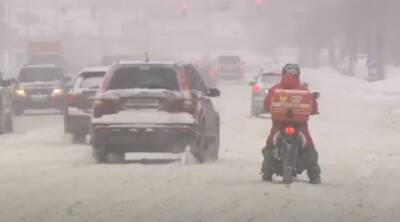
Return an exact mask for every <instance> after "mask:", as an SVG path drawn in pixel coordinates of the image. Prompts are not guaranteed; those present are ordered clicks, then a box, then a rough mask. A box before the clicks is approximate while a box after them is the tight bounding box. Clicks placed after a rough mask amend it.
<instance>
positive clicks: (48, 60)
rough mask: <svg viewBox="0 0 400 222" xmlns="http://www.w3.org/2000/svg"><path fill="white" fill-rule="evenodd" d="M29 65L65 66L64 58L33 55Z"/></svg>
mask: <svg viewBox="0 0 400 222" xmlns="http://www.w3.org/2000/svg"><path fill="white" fill-rule="evenodd" d="M29 64H38V65H39V64H55V65H60V66H62V65H65V61H64V58H63V57H62V56H61V55H58V54H39V55H33V56H32V57H31V59H30V61H29Z"/></svg>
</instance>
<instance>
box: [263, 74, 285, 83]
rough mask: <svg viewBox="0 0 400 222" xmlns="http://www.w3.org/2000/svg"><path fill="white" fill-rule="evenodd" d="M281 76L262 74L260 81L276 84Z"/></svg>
mask: <svg viewBox="0 0 400 222" xmlns="http://www.w3.org/2000/svg"><path fill="white" fill-rule="evenodd" d="M280 80H281V77H280V76H279V75H261V77H260V81H261V82H262V83H263V84H276V83H279V81H280Z"/></svg>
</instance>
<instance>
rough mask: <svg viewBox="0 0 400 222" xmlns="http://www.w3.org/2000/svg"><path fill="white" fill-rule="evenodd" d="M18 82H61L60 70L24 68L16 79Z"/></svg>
mask: <svg viewBox="0 0 400 222" xmlns="http://www.w3.org/2000/svg"><path fill="white" fill-rule="evenodd" d="M18 80H19V82H54V81H62V80H63V74H62V71H61V69H59V68H53V67H41V68H36V67H35V68H33V67H32V68H24V69H22V70H21V73H20V74H19V77H18Z"/></svg>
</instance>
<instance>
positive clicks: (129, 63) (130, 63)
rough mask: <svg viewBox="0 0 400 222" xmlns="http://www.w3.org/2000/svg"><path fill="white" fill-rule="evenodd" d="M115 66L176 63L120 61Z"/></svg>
mask: <svg viewBox="0 0 400 222" xmlns="http://www.w3.org/2000/svg"><path fill="white" fill-rule="evenodd" d="M116 64H117V65H175V64H178V62H176V61H150V62H145V61H120V62H118V63H116Z"/></svg>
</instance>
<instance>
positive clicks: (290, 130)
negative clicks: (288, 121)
mask: <svg viewBox="0 0 400 222" xmlns="http://www.w3.org/2000/svg"><path fill="white" fill-rule="evenodd" d="M285 133H286V135H288V136H293V135H294V134H295V133H296V129H295V128H294V127H292V126H289V127H286V128H285Z"/></svg>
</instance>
